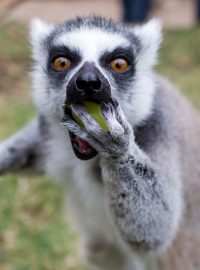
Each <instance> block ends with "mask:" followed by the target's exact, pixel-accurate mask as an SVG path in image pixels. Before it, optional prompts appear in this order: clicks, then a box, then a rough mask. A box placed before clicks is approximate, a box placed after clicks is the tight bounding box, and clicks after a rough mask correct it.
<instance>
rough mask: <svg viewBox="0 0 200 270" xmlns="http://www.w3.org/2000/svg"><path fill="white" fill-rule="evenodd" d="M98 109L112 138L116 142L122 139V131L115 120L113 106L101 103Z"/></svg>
mask: <svg viewBox="0 0 200 270" xmlns="http://www.w3.org/2000/svg"><path fill="white" fill-rule="evenodd" d="M100 109H101V113H102V115H103V116H104V118H105V120H106V123H107V125H108V127H109V131H110V134H111V136H112V138H113V139H114V140H116V141H120V140H121V139H122V138H123V135H124V129H123V127H122V125H121V124H120V123H119V122H118V120H117V119H116V116H115V108H114V106H113V105H112V104H111V103H106V102H102V104H101V107H100Z"/></svg>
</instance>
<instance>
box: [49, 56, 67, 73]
mask: <svg viewBox="0 0 200 270" xmlns="http://www.w3.org/2000/svg"><path fill="white" fill-rule="evenodd" d="M71 65H72V62H71V61H70V60H69V59H68V58H65V57H58V58H56V59H55V60H54V61H53V67H54V68H55V70H57V71H63V70H66V69H68V68H70V67H71Z"/></svg>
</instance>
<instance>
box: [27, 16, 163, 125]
mask: <svg viewBox="0 0 200 270" xmlns="http://www.w3.org/2000/svg"><path fill="white" fill-rule="evenodd" d="M160 41H161V25H160V22H159V21H157V20H152V21H150V22H149V23H147V24H144V25H142V26H135V27H133V26H125V25H122V24H119V23H113V22H111V21H107V20H105V19H102V18H99V17H94V18H77V19H75V20H71V21H67V22H65V23H64V24H62V25H58V26H54V25H48V24H46V23H44V22H42V21H41V20H39V19H34V20H33V21H32V24H31V43H32V47H33V59H34V62H35V64H34V69H33V72H32V79H33V95H34V99H35V103H36V105H37V107H38V109H39V110H40V111H42V112H43V113H44V114H48V115H50V116H51V115H54V116H57V117H58V119H60V120H61V119H62V118H63V109H62V106H61V105H62V104H63V103H64V102H67V103H69V104H70V103H71V102H80V101H83V100H90V101H95V102H99V103H100V102H101V101H102V100H109V99H111V98H114V99H116V100H117V101H118V102H119V103H120V105H121V107H122V109H123V110H124V112H125V114H126V116H127V119H128V120H129V121H130V123H131V124H132V125H136V124H138V123H140V122H141V121H142V120H144V119H145V118H146V117H147V116H148V115H149V113H150V111H151V106H152V100H153V93H154V82H153V77H152V66H153V65H154V64H155V62H156V55H157V50H158V47H159V45H160Z"/></svg>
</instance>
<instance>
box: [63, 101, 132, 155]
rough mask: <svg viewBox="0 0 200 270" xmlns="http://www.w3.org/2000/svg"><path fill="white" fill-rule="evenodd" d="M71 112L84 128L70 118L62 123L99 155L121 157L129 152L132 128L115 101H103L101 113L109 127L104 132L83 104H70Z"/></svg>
mask: <svg viewBox="0 0 200 270" xmlns="http://www.w3.org/2000/svg"><path fill="white" fill-rule="evenodd" d="M71 107H72V110H73V112H74V113H75V114H76V115H77V116H78V117H79V118H80V119H81V120H82V122H83V124H84V126H85V128H81V127H80V126H78V124H77V123H75V121H73V120H72V119H71V118H69V117H68V118H66V119H65V120H64V122H63V125H64V126H65V127H67V128H68V129H69V130H70V131H71V132H73V133H74V134H76V135H78V136H79V137H80V138H81V139H83V140H85V141H87V142H88V143H89V144H90V145H91V146H92V147H94V148H95V149H96V150H97V151H98V152H99V154H100V155H101V156H103V157H107V158H109V157H113V158H121V157H125V156H126V155H127V154H128V153H129V149H130V143H131V142H133V141H134V140H133V139H134V135H133V130H132V128H131V126H130V124H129V123H128V122H127V120H126V117H125V115H124V113H123V111H122V109H121V108H120V106H119V104H118V102H117V101H114V102H113V103H106V102H103V103H102V104H101V107H100V108H101V113H102V115H103V116H104V118H105V120H106V123H107V125H108V127H109V132H105V131H104V130H103V129H102V128H101V127H100V126H99V124H98V123H97V122H96V121H95V120H94V119H93V117H92V116H91V115H90V114H89V113H88V112H87V110H86V109H85V108H84V106H83V105H75V104H72V106H71Z"/></svg>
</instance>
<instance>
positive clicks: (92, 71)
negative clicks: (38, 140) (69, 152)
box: [65, 63, 111, 160]
mask: <svg viewBox="0 0 200 270" xmlns="http://www.w3.org/2000/svg"><path fill="white" fill-rule="evenodd" d="M81 101H92V102H95V103H98V104H100V103H101V102H102V101H111V89H110V85H109V83H108V80H107V79H106V78H105V77H104V76H103V74H102V73H101V72H100V71H99V70H98V69H97V68H96V67H95V65H94V64H93V63H85V64H84V65H83V66H82V67H81V68H80V70H79V71H78V72H77V73H76V74H75V75H74V76H73V77H72V78H71V80H70V82H69V83H68V86H67V92H66V104H68V105H70V104H71V103H79V102H81ZM65 113H66V114H69V115H71V117H72V118H73V116H72V114H71V112H70V110H69V109H68V107H67V108H66V109H65ZM69 134H70V138H71V143H72V148H73V150H74V153H75V155H76V156H77V157H78V158H79V159H83V160H88V159H91V158H93V157H95V156H96V155H97V151H96V150H95V149H94V148H93V147H92V146H91V145H89V144H88V143H87V142H86V141H84V140H82V139H81V138H80V137H79V136H77V135H75V134H73V133H72V132H69Z"/></svg>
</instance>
